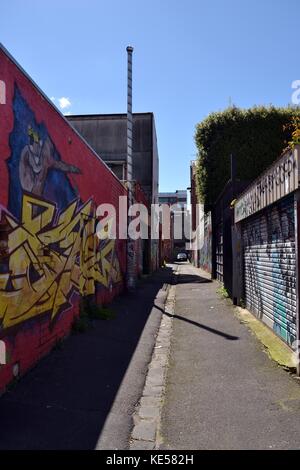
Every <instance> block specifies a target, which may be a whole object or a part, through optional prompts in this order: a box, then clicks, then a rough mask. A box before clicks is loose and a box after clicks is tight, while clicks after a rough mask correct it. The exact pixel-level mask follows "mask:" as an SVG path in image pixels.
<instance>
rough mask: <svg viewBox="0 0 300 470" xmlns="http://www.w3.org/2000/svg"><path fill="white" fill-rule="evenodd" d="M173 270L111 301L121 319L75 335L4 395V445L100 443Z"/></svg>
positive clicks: (0, 423)
mask: <svg viewBox="0 0 300 470" xmlns="http://www.w3.org/2000/svg"><path fill="white" fill-rule="evenodd" d="M171 272H172V270H171V268H164V269H163V270H160V271H158V272H157V273H156V274H155V275H153V276H151V277H150V278H148V279H146V280H143V281H142V282H141V284H140V286H139V288H138V289H137V291H136V292H135V293H134V294H125V295H121V296H119V297H118V298H117V299H116V300H115V301H114V302H113V303H112V304H111V308H112V309H113V310H114V311H116V312H117V313H118V315H117V318H115V319H114V320H109V321H101V320H98V321H96V322H95V323H94V325H93V328H91V329H90V330H88V331H87V332H86V333H84V334H75V335H71V336H70V337H69V338H68V339H67V340H66V341H65V342H64V343H63V346H62V348H61V349H56V350H54V351H52V353H51V354H50V355H48V356H47V357H46V358H45V359H43V360H42V361H41V362H40V363H39V364H38V365H37V366H36V367H35V368H34V369H32V370H31V371H30V372H29V373H28V374H27V375H26V376H25V377H23V378H22V379H21V380H20V382H19V383H18V384H17V385H16V386H15V388H13V389H12V390H11V391H8V392H7V393H6V394H5V395H3V396H2V397H1V398H0V449H94V448H95V446H96V443H97V441H98V438H99V435H100V434H101V430H102V428H103V425H104V423H105V420H106V417H107V415H108V413H109V411H110V409H111V407H112V404H113V403H114V400H115V397H116V394H117V392H118V390H119V387H120V384H121V382H122V380H123V378H124V375H125V373H126V370H127V368H128V365H129V364H130V361H131V359H132V355H133V353H134V351H135V349H136V346H137V343H138V341H139V339H140V337H141V334H142V332H143V329H144V327H145V323H146V322H147V319H148V317H149V314H150V312H151V310H152V308H153V304H154V300H155V298H156V294H157V292H158V291H159V289H160V288H161V287H162V286H163V284H164V283H166V282H170V277H171ZM146 359H147V358H146ZM132 386H133V387H135V386H136V384H132ZM132 411H133V410H132Z"/></svg>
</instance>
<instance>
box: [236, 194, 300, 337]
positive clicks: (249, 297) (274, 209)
mask: <svg viewBox="0 0 300 470" xmlns="http://www.w3.org/2000/svg"><path fill="white" fill-rule="evenodd" d="M242 237H243V261H244V288H245V292H244V295H245V302H246V307H247V308H248V309H249V310H250V311H251V312H253V313H254V314H255V315H256V316H258V317H259V318H260V319H261V320H263V321H264V322H265V323H266V324H267V325H268V326H269V327H271V328H272V329H273V330H274V332H275V333H276V334H277V335H278V336H280V337H281V338H282V339H283V340H284V341H286V342H287V343H288V344H289V345H292V343H293V341H294V340H295V339H296V336H297V335H296V316H297V294H296V250H295V216H294V197H293V195H291V196H288V197H287V198H285V199H282V200H281V201H278V202H277V203H276V204H274V205H272V206H270V207H268V208H267V209H265V210H264V211H261V212H259V213H258V214H256V215H254V216H252V217H250V218H248V219H246V220H245V221H243V223H242Z"/></svg>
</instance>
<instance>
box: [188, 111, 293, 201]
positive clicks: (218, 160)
mask: <svg viewBox="0 0 300 470" xmlns="http://www.w3.org/2000/svg"><path fill="white" fill-rule="evenodd" d="M295 116H300V110H299V109H296V108H292V107H288V108H275V107H273V106H270V107H263V106H259V107H253V108H250V109H246V110H243V109H240V108H236V107H230V108H228V109H225V110H224V111H221V112H215V113H211V114H210V115H209V116H208V117H207V118H206V119H204V120H203V121H202V122H200V123H199V124H197V126H196V133H195V142H196V146H197V150H198V157H197V193H198V197H199V200H200V201H201V202H203V203H204V204H205V208H206V210H208V209H209V208H210V207H211V205H212V204H213V203H214V202H215V200H216V199H217V197H218V195H219V194H220V192H221V191H222V189H223V188H224V185H225V184H226V183H227V181H228V180H229V179H230V155H231V154H234V155H235V157H236V162H237V178H239V179H241V180H249V181H252V180H253V179H254V178H256V177H257V176H258V175H259V174H260V173H261V172H262V171H263V170H264V169H265V168H266V167H267V166H268V165H270V164H271V163H272V162H273V161H274V160H275V159H276V158H278V157H279V156H280V154H281V153H282V151H283V150H284V148H285V147H286V146H287V143H288V141H289V140H291V129H290V128H286V126H289V123H291V120H292V118H293V117H295Z"/></svg>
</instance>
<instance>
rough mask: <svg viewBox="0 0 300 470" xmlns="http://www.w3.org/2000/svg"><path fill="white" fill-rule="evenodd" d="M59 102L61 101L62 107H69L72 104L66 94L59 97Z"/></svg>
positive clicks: (60, 105)
mask: <svg viewBox="0 0 300 470" xmlns="http://www.w3.org/2000/svg"><path fill="white" fill-rule="evenodd" d="M58 103H59V107H60V109H66V108H69V107H70V106H71V104H72V103H71V101H70V100H69V98H66V97H65V96H62V97H61V98H59V99H58Z"/></svg>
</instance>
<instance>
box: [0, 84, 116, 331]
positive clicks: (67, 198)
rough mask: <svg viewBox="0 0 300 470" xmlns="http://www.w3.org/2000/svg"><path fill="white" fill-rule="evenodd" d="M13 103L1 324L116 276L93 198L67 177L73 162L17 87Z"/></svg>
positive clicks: (52, 307) (57, 308)
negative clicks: (80, 193) (82, 195)
mask: <svg viewBox="0 0 300 470" xmlns="http://www.w3.org/2000/svg"><path fill="white" fill-rule="evenodd" d="M13 107H14V127H13V130H12V133H11V135H10V147H11V156H10V158H9V159H8V161H7V164H8V168H9V175H10V185H9V189H10V197H9V207H8V210H7V209H5V208H2V210H1V213H0V214H1V217H0V227H2V229H3V230H2V232H1V233H3V231H4V228H5V233H6V234H7V240H5V237H4V238H3V237H2V239H1V243H0V250H2V251H1V268H0V328H1V329H6V328H9V327H12V326H14V325H17V324H20V323H21V322H24V321H25V320H28V319H31V318H33V317H36V316H37V315H39V314H42V313H46V312H50V314H51V320H52V321H53V320H54V319H55V318H56V317H57V315H58V314H59V313H60V312H61V311H63V310H65V309H67V308H68V307H70V305H71V303H70V299H71V296H72V294H73V293H74V292H77V293H80V294H81V295H90V294H94V293H95V291H96V289H97V288H99V287H104V288H106V289H110V290H111V289H112V286H113V285H114V284H116V283H118V282H120V281H121V280H122V277H121V272H120V266H119V262H118V258H117V254H116V246H115V245H116V241H115V240H109V239H106V240H102V241H101V242H100V241H99V240H98V238H97V237H96V236H95V222H96V217H95V207H94V203H93V200H92V199H90V200H88V201H87V202H85V203H82V201H81V200H80V199H79V198H78V197H76V194H75V192H74V190H73V188H72V185H71V183H70V181H69V180H68V176H67V174H68V173H76V174H79V173H80V170H79V169H78V168H77V167H76V166H73V165H69V164H68V163H66V162H64V161H63V160H62V159H61V158H60V155H59V154H58V152H57V150H56V149H55V146H54V144H53V142H52V140H51V138H50V136H49V135H48V132H47V129H46V126H45V125H43V124H42V123H40V124H39V123H37V122H36V120H35V117H34V114H33V112H32V111H31V109H30V108H29V106H28V104H27V103H26V101H25V100H24V99H23V98H22V95H21V93H20V91H19V90H18V88H17V87H16V88H15V95H14V102H13ZM110 228H111V226H109V227H108V230H109V229H110Z"/></svg>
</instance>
